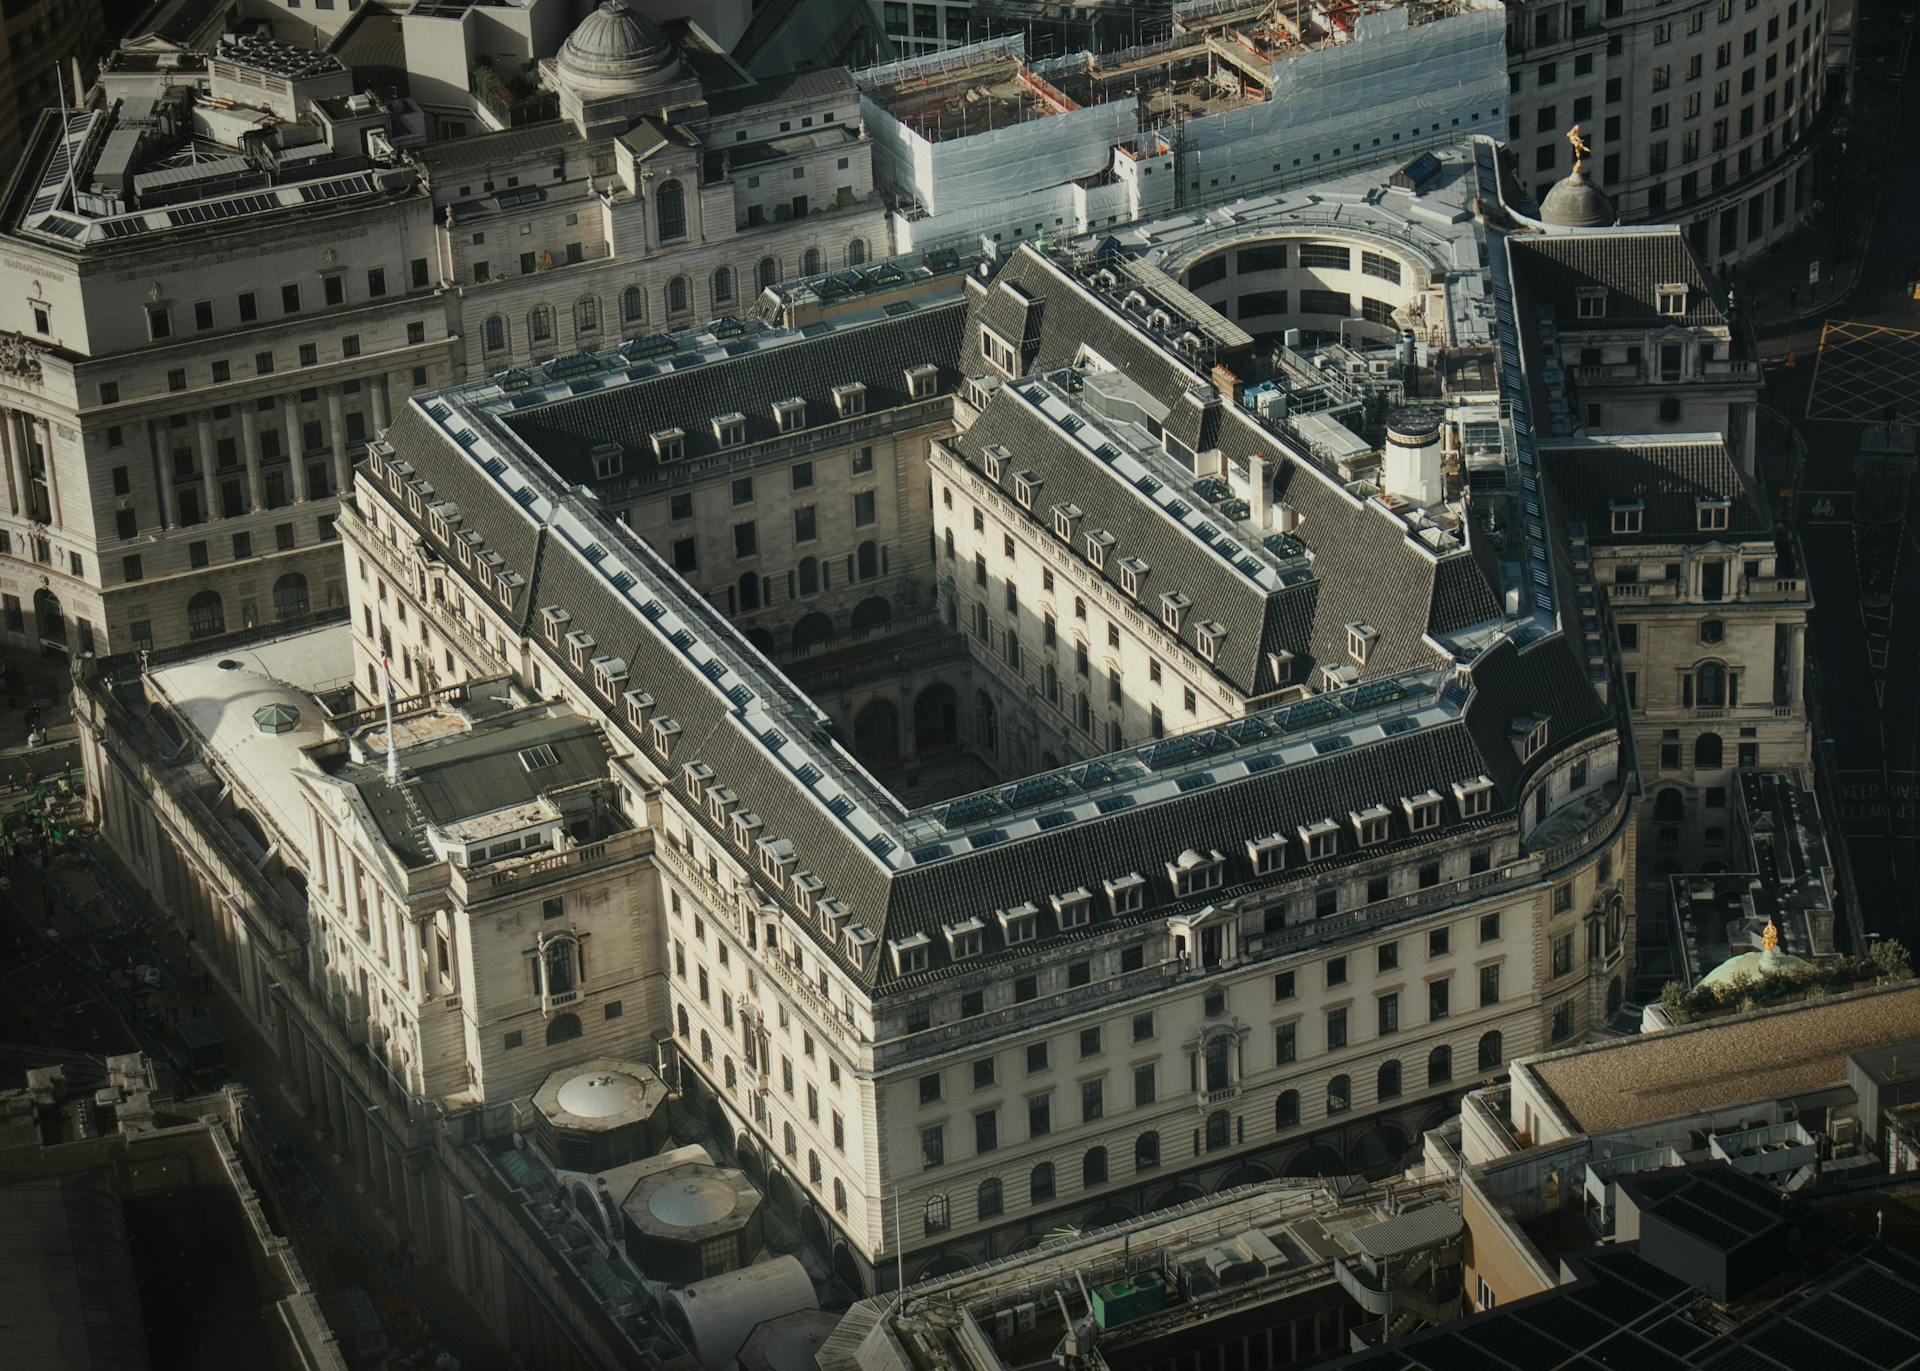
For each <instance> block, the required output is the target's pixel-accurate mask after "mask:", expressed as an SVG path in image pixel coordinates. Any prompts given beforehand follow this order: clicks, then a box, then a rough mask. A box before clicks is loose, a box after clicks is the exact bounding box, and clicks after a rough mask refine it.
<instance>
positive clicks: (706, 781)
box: [680, 762, 713, 803]
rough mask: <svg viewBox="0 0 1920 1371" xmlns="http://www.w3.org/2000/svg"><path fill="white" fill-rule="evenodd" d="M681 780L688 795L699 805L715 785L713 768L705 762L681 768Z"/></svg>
mask: <svg viewBox="0 0 1920 1371" xmlns="http://www.w3.org/2000/svg"><path fill="white" fill-rule="evenodd" d="M680 779H681V781H682V782H684V783H685V785H686V787H687V794H688V795H690V796H692V797H693V799H694V801H695V802H696V803H697V802H698V801H699V800H700V799H701V797H703V796H704V795H705V794H706V793H707V787H708V786H709V785H711V784H712V783H713V768H712V767H710V766H708V765H707V764H706V763H705V762H688V763H687V764H686V765H685V766H683V767H681V768H680Z"/></svg>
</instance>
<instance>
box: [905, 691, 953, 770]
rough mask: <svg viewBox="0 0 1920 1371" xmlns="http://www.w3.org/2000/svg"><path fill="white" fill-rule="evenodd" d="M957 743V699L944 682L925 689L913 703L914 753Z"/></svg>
mask: <svg viewBox="0 0 1920 1371" xmlns="http://www.w3.org/2000/svg"><path fill="white" fill-rule="evenodd" d="M959 741H960V697H959V696H958V695H957V694H955V693H954V689H953V687H952V686H950V685H948V684H946V682H944V681H942V682H938V683H936V684H934V685H930V686H928V687H927V688H926V689H925V690H923V691H921V692H920V694H919V695H918V696H917V697H916V698H915V699H914V702H913V747H914V751H916V752H931V751H933V750H934V749H936V748H942V747H952V746H953V745H954V744H955V743H957V742H959Z"/></svg>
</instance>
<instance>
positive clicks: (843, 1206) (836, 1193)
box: [833, 1176, 847, 1214]
mask: <svg viewBox="0 0 1920 1371" xmlns="http://www.w3.org/2000/svg"><path fill="white" fill-rule="evenodd" d="M833 1208H834V1211H835V1212H836V1213H840V1214H844V1213H846V1212H847V1183H846V1182H845V1181H843V1180H841V1179H840V1178H839V1177H838V1176H835V1177H834V1178H833Z"/></svg>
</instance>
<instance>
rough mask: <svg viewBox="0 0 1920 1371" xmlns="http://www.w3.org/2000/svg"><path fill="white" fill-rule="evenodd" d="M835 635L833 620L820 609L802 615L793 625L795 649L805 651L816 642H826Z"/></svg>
mask: <svg viewBox="0 0 1920 1371" xmlns="http://www.w3.org/2000/svg"><path fill="white" fill-rule="evenodd" d="M832 636H833V620H831V619H829V618H828V617H827V616H826V615H824V614H822V613H821V612H820V611H819V610H817V609H816V610H812V611H810V612H809V613H806V614H802V615H801V616H800V622H799V623H797V624H795V625H794V626H793V650H794V651H795V652H805V651H806V650H807V649H808V648H810V647H812V646H814V644H816V643H824V642H826V641H827V639H829V638H831V637H832Z"/></svg>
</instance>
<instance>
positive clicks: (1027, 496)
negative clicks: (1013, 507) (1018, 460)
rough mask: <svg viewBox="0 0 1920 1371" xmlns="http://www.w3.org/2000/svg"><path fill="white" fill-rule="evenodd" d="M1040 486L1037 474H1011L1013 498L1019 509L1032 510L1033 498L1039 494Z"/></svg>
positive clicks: (1019, 472)
mask: <svg viewBox="0 0 1920 1371" xmlns="http://www.w3.org/2000/svg"><path fill="white" fill-rule="evenodd" d="M1042 484H1044V483H1043V482H1042V481H1041V479H1040V476H1039V473H1037V472H1033V471H1016V472H1015V473H1014V474H1013V498H1014V499H1016V500H1018V501H1019V502H1020V508H1022V509H1032V508H1033V497H1034V496H1035V495H1037V494H1039V492H1040V487H1041V485H1042Z"/></svg>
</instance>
